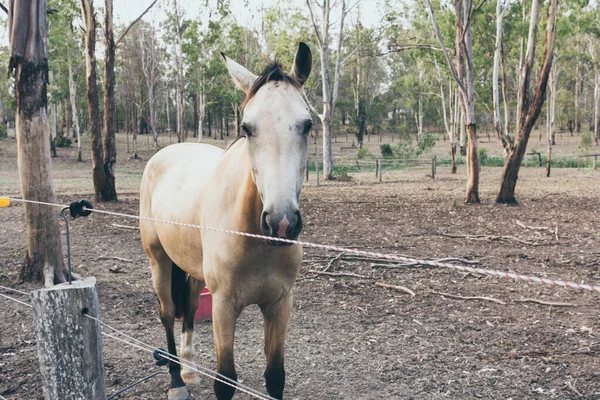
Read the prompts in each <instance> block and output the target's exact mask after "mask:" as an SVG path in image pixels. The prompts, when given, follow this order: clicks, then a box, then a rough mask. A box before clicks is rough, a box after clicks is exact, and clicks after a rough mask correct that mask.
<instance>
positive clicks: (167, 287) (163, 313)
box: [149, 251, 189, 400]
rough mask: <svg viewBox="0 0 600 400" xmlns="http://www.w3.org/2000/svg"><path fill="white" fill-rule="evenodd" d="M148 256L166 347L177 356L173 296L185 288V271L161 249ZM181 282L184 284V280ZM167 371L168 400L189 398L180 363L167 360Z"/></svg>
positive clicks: (178, 294)
mask: <svg viewBox="0 0 600 400" xmlns="http://www.w3.org/2000/svg"><path fill="white" fill-rule="evenodd" d="M157 253H158V254H157ZM149 258H150V264H151V268H152V281H153V283H154V289H155V290H156V294H157V295H158V301H159V302H160V320H161V321H162V324H163V326H164V327H165V331H166V334H167V348H168V351H169V353H170V354H172V355H174V356H177V350H176V346H175V335H174V333H173V330H174V325H175V316H176V314H177V311H178V310H177V307H176V303H175V298H179V297H178V296H180V295H182V294H185V291H181V290H182V289H183V290H185V289H184V288H183V287H181V278H182V276H183V279H185V273H184V272H183V271H181V270H180V269H179V267H178V266H176V265H175V264H173V262H172V261H171V259H170V258H169V257H168V256H167V255H166V253H164V252H162V251H160V252H153V254H152V256H151V257H149ZM183 284H185V280H184V282H183ZM173 294H175V295H176V297H174V296H173ZM169 373H170V374H171V384H170V386H169V400H185V399H187V398H189V394H188V391H187V388H186V387H185V383H184V382H183V379H181V366H180V364H179V363H177V362H174V361H169Z"/></svg>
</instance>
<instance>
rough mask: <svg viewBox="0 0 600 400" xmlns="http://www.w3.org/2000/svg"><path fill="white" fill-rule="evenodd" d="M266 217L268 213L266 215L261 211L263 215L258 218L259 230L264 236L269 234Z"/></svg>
mask: <svg viewBox="0 0 600 400" xmlns="http://www.w3.org/2000/svg"><path fill="white" fill-rule="evenodd" d="M268 215H269V213H267V212H266V211H263V213H262V215H261V217H260V229H261V230H262V231H263V233H264V234H265V235H270V234H271V227H270V226H269V222H268V221H267V216H268Z"/></svg>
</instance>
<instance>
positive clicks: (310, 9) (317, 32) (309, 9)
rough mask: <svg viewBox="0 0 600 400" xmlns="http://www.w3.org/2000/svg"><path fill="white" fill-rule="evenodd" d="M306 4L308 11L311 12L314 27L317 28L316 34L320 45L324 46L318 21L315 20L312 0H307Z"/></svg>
mask: <svg viewBox="0 0 600 400" xmlns="http://www.w3.org/2000/svg"><path fill="white" fill-rule="evenodd" d="M306 5H307V6H308V11H309V12H310V20H311V21H312V24H313V28H314V29H315V35H316V36H317V40H318V41H319V45H320V46H321V47H322V46H323V38H321V34H320V33H319V27H318V25H317V21H316V20H315V14H314V13H313V10H312V6H311V5H310V0H306Z"/></svg>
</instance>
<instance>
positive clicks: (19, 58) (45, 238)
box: [8, 0, 66, 286]
mask: <svg viewBox="0 0 600 400" xmlns="http://www.w3.org/2000/svg"><path fill="white" fill-rule="evenodd" d="M9 5H10V10H9V16H8V32H9V41H10V62H9V70H10V71H11V72H14V76H15V100H16V120H15V124H16V125H15V129H16V136H17V154H18V159H17V160H18V166H19V178H20V181H21V195H22V197H23V199H26V200H32V201H43V202H49V203H55V202H56V196H55V192H54V183H53V176H52V163H51V159H50V142H49V140H48V111H47V105H48V103H47V102H48V99H47V95H46V93H47V91H46V88H47V84H48V55H47V50H46V49H47V32H46V26H47V25H46V2H45V1H44V0H20V1H11V2H9ZM24 210H25V224H26V228H27V231H26V238H27V254H26V256H25V263H24V264H23V266H22V268H21V271H20V273H19V279H22V280H25V281H35V282H41V281H44V283H45V285H46V286H52V285H53V284H54V283H58V282H64V281H65V278H66V276H65V274H66V271H65V268H64V263H63V257H62V245H61V240H60V226H59V220H58V217H57V213H56V209H55V208H54V207H49V206H44V205H38V204H30V203H25V204H24Z"/></svg>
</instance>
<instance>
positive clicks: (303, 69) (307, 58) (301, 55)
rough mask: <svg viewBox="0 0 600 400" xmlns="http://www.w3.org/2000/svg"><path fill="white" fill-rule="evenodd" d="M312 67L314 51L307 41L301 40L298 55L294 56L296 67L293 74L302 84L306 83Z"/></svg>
mask: <svg viewBox="0 0 600 400" xmlns="http://www.w3.org/2000/svg"><path fill="white" fill-rule="evenodd" d="M311 68H312V53H311V52H310V48H309V47H308V45H307V44H306V43H304V42H300V44H299V45H298V51H297V52H296V57H294V69H293V70H292V75H293V76H294V78H296V80H297V81H298V82H299V83H300V84H301V85H304V82H306V81H307V80H308V76H309V75H310V70H311Z"/></svg>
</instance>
